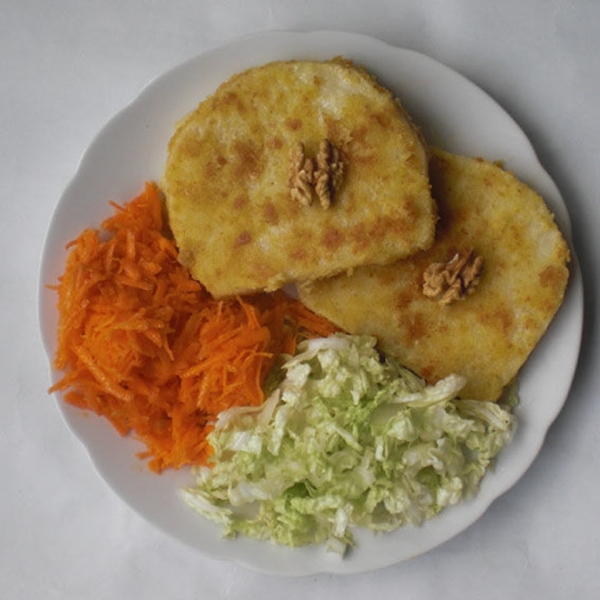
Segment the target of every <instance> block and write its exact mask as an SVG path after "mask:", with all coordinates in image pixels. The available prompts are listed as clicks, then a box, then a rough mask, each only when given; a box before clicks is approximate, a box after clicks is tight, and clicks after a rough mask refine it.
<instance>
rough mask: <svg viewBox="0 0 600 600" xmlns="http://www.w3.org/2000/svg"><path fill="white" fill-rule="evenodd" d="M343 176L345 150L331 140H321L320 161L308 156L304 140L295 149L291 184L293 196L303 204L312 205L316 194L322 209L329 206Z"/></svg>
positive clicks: (291, 169)
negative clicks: (338, 147)
mask: <svg viewBox="0 0 600 600" xmlns="http://www.w3.org/2000/svg"><path fill="white" fill-rule="evenodd" d="M343 176H344V162H343V160H342V156H341V153H340V151H339V150H338V149H337V148H336V147H335V145H334V144H333V143H332V142H331V141H329V140H327V139H324V140H321V143H320V144H319V151H318V154H317V158H316V161H314V160H311V159H310V158H307V157H306V152H305V149H304V144H303V143H302V142H298V143H297V144H296V145H295V146H294V147H293V148H292V151H291V153H290V164H289V174H288V186H289V188H290V195H291V197H292V198H293V199H294V200H296V201H297V202H298V203H299V204H301V205H302V206H309V205H310V204H312V201H313V198H314V197H315V196H316V197H317V198H318V199H319V203H320V205H321V207H322V208H329V207H330V206H331V203H332V201H333V197H334V195H335V192H336V191H337V189H338V188H339V186H340V184H341V182H342V179H343Z"/></svg>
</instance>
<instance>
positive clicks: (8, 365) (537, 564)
mask: <svg viewBox="0 0 600 600" xmlns="http://www.w3.org/2000/svg"><path fill="white" fill-rule="evenodd" d="M598 25H600V3H597V2H595V1H594V0H588V1H584V0H579V1H575V2H567V1H558V0H550V1H543V0H537V1H529V2H523V0H505V1H503V2H480V1H479V2H478V1H476V0H462V1H460V0H448V1H442V0H439V1H436V2H427V1H423V0H414V1H408V0H388V1H387V2H383V1H377V0H371V1H368V2H366V1H359V0H353V1H349V2H345V3H343V2H341V1H333V0H320V1H312V0H311V1H301V0H296V1H293V2H292V1H288V0H285V1H279V2H276V1H274V0H273V1H271V2H268V1H265V0H263V1H258V0H237V1H228V0H215V1H204V2H203V1H196V2H192V1H191V0H189V1H187V2H164V3H163V2H157V1H152V2H141V1H135V2H127V1H125V0H120V1H119V2H116V1H113V0H104V1H103V2H102V3H98V2H89V3H86V2H76V1H75V0H69V1H63V2H49V1H48V2H42V1H37V2H34V1H31V0H0V124H1V128H0V132H1V134H0V157H1V158H0V202H2V209H3V210H2V219H1V220H0V227H1V228H2V230H1V235H0V245H1V251H0V257H1V258H0V260H1V261H2V264H1V267H0V268H1V269H2V283H1V288H0V289H1V293H0V299H1V302H2V305H1V309H2V310H0V323H1V325H2V340H3V342H4V344H3V346H2V349H1V352H2V355H1V360H0V365H1V366H0V376H1V381H0V382H1V385H0V390H1V401H0V423H2V425H3V433H2V435H0V456H1V459H0V482H1V483H0V486H1V487H0V489H1V492H0V493H1V502H0V590H1V591H0V596H1V597H3V598H7V599H8V598H10V599H11V600H12V599H21V598H23V599H37V598H44V599H54V598H61V599H62V598H65V599H71V598H77V599H82V598H85V599H87V598H94V599H95V598H99V599H100V598H102V599H105V598H106V599H108V598H140V599H144V600H146V599H154V598H161V599H162V598H169V599H177V600H178V599H188V598H189V599H191V598H194V599H196V598H205V597H207V598H208V597H210V598H218V599H221V598H227V599H239V598H244V599H246V598H249V599H253V598H261V599H264V598H269V599H270V598H292V599H293V598H305V597H307V596H308V597H310V598H312V599H320V598H344V599H354V598H361V599H363V598H365V597H369V596H375V595H377V597H380V598H396V597H403V598H410V599H413V598H415V599H429V598H436V599H437V598H444V600H450V599H452V600H453V599H455V598H456V599H458V598H461V599H463V600H464V599H466V600H470V599H471V598H478V599H480V598H481V599H486V600H487V599H496V598H497V599H505V598H527V599H531V598H535V599H537V598H540V599H541V598H544V599H555V598H556V599H559V598H578V599H583V600H587V599H593V598H597V597H599V595H600V575H599V574H598V566H599V565H600V518H599V517H598V506H599V500H598V498H599V496H600V450H599V447H600V444H599V442H600V433H599V424H600V407H599V402H598V396H599V395H600V393H599V392H598V387H599V385H600V377H599V376H598V366H600V361H599V354H600V352H599V346H600V343H599V341H598V333H599V327H598V320H597V315H596V310H597V304H598V283H597V273H598V272H600V242H599V232H600V198H599V193H598V190H600V101H599V98H600V67H599V66H598V56H599V55H600V37H599V36H598V34H597V29H598ZM269 29H298V30H315V29H342V30H348V31H355V32H359V33H365V34H369V35H372V36H375V37H378V38H380V39H382V40H384V41H386V42H389V43H391V44H394V45H397V46H402V47H406V48H411V49H414V50H418V51H420V52H423V53H425V54H428V55H430V56H432V57H433V58H436V59H437V60H440V61H441V62H443V63H445V64H447V65H448V66H450V67H452V68H454V69H455V70H457V71H459V72H461V73H462V74H464V75H465V76H467V77H469V78H470V79H471V80H473V81H474V82H475V83H477V84H479V85H480V86H481V87H482V88H483V89H484V90H486V91H487V92H488V93H489V94H491V95H492V96H493V97H494V98H495V99H496V100H497V101H499V102H500V103H501V104H502V105H503V106H504V107H505V108H506V109H507V110H508V111H509V112H510V113H511V114H512V116H513V117H514V118H515V119H516V120H517V121H518V122H519V124H520V125H521V127H522V128H523V129H524V131H525V132H526V133H527V135H528V136H529V137H530V139H531V141H532V142H533V144H534V146H535V148H536V150H537V152H538V155H539V157H540V159H541V162H542V164H543V165H544V166H545V168H546V169H547V170H548V172H549V173H550V174H551V176H552V177H553V178H554V180H555V181H556V183H557V184H558V186H559V188H560V189H561V192H562V194H563V197H564V199H565V201H566V203H567V205H568V207H569V210H570V213H571V218H572V221H573V230H574V240H575V249H576V251H577V253H578V255H579V259H580V262H581V266H582V270H583V278H584V285H585V288H586V322H585V332H584V338H583V346H582V355H581V360H580V365H579V369H578V372H577V375H576V379H575V382H574V385H573V388H572V392H571V394H570V396H569V398H568V400H567V403H566V404H565V407H564V409H563V411H562V412H561V414H560V415H559V417H558V419H557V420H556V422H555V424H554V425H553V426H552V428H551V430H550V432H549V434H548V437H547V440H546V443H545V445H544V447H543V449H542V451H541V453H540V455H539V457H538V459H537V460H536V461H535V463H534V464H533V466H532V467H531V469H530V470H529V471H528V472H527V474H526V475H525V477H524V478H523V479H522V480H521V481H520V482H519V483H518V484H517V485H516V486H515V487H514V488H513V489H512V490H510V491H509V492H508V493H507V494H505V495H504V496H502V497H501V498H500V499H499V500H497V501H496V502H495V503H494V504H493V505H492V507H491V508H490V509H489V510H488V512H487V513H486V514H485V515H484V516H483V518H482V519H480V520H479V521H478V522H477V523H476V524H475V525H473V526H472V527H470V528H469V529H468V530H467V531H466V532H464V533H463V534H461V535H460V536H458V537H457V538H454V539H453V540H451V541H450V542H448V543H446V544H444V545H443V546H441V547H439V548H438V549H436V550H433V551H432V552H430V553H428V554H426V555H424V556H421V557H419V558H417V559H414V560H412V561H410V562H406V563H403V564H400V565H397V566H394V567H390V568H387V569H383V570H379V571H377V572H374V573H367V574H361V575H352V576H347V575H346V576H333V575H318V576H311V577H305V578H294V579H289V578H281V577H280V578H278V577H268V576H264V575H260V574H256V573H253V572H251V571H248V570H246V569H244V568H242V567H239V566H236V565H233V564H228V563H221V562H217V561H214V560H211V559H208V558H205V557H202V556H200V555H199V554H197V553H196V552H194V551H192V550H190V549H189V548H187V547H186V546H183V545H181V544H180V543H179V542H176V541H173V540H171V539H170V538H168V537H166V536H165V535H164V534H163V533H161V532H160V531H157V530H155V529H154V528H152V527H150V526H149V525H148V524H147V523H146V522H144V521H143V520H142V519H141V518H139V517H138V516H137V515H136V514H135V513H133V512H132V511H131V510H130V509H129V508H128V507H127V506H125V505H124V504H123V502H122V501H121V500H119V499H118V498H117V497H116V496H115V494H114V493H113V492H112V491H111V490H110V489H108V487H107V486H106V485H105V484H104V483H103V482H102V481H101V480H100V479H99V477H98V476H97V475H96V474H95V472H94V470H93V469H92V467H91V465H90V462H89V459H88V458H87V455H86V453H85V450H84V448H83V446H82V445H81V444H80V442H79V441H78V440H77V439H76V438H75V437H74V436H73V435H72V434H71V433H70V431H69V430H68V429H67V428H66V426H65V424H64V423H63V420H62V417H61V416H60V414H59V412H58V409H57V407H56V405H55V403H54V400H53V399H52V398H51V397H49V396H47V394H46V391H45V390H46V388H47V387H48V383H49V380H48V367H47V360H46V356H45V354H44V352H43V349H42V346H41V341H40V337H39V333H38V322H37V307H36V300H37V285H38V269H39V259H40V254H41V250H42V244H43V239H44V235H45V232H46V229H47V226H48V223H49V220H50V218H51V215H52V212H53V210H54V208H55V206H56V203H57V201H58V199H59V197H60V195H61V193H62V191H63V189H64V188H65V186H66V185H67V184H68V182H69V181H70V179H71V177H72V176H73V174H74V172H75V170H76V168H77V164H78V161H79V159H80V157H81V154H82V153H83V151H84V150H85V148H86V147H87V146H88V145H89V143H90V142H91V140H92V138H93V137H94V135H95V134H96V132H97V131H98V130H99V129H100V128H101V127H102V126H103V125H104V124H105V123H106V121H107V120H108V119H109V118H110V117H111V116H112V115H113V114H114V113H115V112H116V111H117V110H119V109H120V108H121V107H122V106H123V105H125V104H126V103H128V102H129V101H130V100H131V99H132V98H133V97H134V96H135V95H136V94H137V93H138V92H139V91H140V90H141V88H142V87H143V86H144V85H146V84H147V83H148V82H149V81H150V80H151V79H152V78H153V77H155V76H157V75H159V74H161V73H162V72H164V71H165V70H167V69H169V68H171V67H173V66H175V65H176V64H178V63H180V62H181V61H183V60H185V59H187V58H190V57H191V56H194V55H196V54H198V53H200V52H202V51H204V50H207V49H210V48H212V47H215V46H218V45H220V44H223V43H227V42H229V41H231V40H233V39H235V38H236V37H238V36H241V35H246V34H251V33H255V32H260V31H265V30H269Z"/></svg>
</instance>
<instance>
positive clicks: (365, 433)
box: [182, 334, 514, 554]
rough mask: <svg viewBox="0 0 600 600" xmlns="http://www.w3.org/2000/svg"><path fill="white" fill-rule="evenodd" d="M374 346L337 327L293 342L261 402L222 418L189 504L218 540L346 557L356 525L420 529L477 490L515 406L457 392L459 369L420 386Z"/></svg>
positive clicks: (212, 435)
mask: <svg viewBox="0 0 600 600" xmlns="http://www.w3.org/2000/svg"><path fill="white" fill-rule="evenodd" d="M375 343H376V340H375V339H374V338H372V337H368V336H349V335H345V334H335V335H333V336H330V337H328V338H319V339H314V340H309V341H306V342H304V343H303V344H302V345H300V347H299V353H298V354H297V355H296V356H294V357H290V358H289V359H288V360H287V361H286V362H285V363H284V364H283V367H282V369H283V372H284V375H285V376H284V378H283V380H282V382H281V383H280V384H279V385H278V386H277V387H276V388H275V390H274V391H273V392H272V394H271V395H270V396H269V398H268V399H267V401H266V402H265V403H264V405H263V406H262V407H259V408H232V409H229V410H226V411H223V412H222V413H221V414H220V416H219V419H218V421H217V423H216V425H215V429H214V431H213V432H211V433H210V434H209V438H208V439H209V441H210V443H211V444H212V446H213V447H214V456H213V464H212V465H211V466H210V467H203V468H200V469H199V470H198V471H197V481H196V483H195V485H194V486H192V487H188V488H186V489H184V490H182V493H183V497H184V500H185V501H186V502H187V503H188V504H189V505H190V506H191V507H193V508H194V509H195V510H197V511H198V512H199V513H201V514H202V515H204V516H205V517H207V518H208V519H211V520H212V521H215V522H216V523H218V524H219V525H220V526H221V527H222V531H223V534H224V535H225V536H235V535H237V534H242V535H246V536H249V537H252V538H257V539H261V540H270V541H272V542H274V543H278V544H284V545H287V546H300V545H306V544H312V543H325V544H326V546H327V548H328V549H329V550H332V551H335V552H339V553H341V554H343V553H344V552H345V550H346V548H347V547H348V545H352V544H353V540H354V538H353V534H352V529H353V528H354V527H366V528H369V529H371V530H375V531H390V530H393V529H395V528H397V527H400V526H404V525H407V524H413V525H418V524H420V523H421V522H422V521H423V520H424V519H429V518H431V517H433V516H434V515H435V514H437V513H438V512H439V511H440V510H442V509H443V508H444V507H446V506H449V505H452V504H456V503H457V502H459V501H461V500H462V499H464V498H466V497H469V496H471V495H473V494H475V492H476V491H477V488H478V486H479V483H480V481H481V478H482V477H483V476H484V474H485V473H486V470H487V469H488V468H489V467H490V465H491V464H492V462H493V459H494V457H495V456H496V455H497V453H498V452H499V450H500V449H501V448H502V447H503V446H504V445H505V444H506V443H507V442H508V440H509V439H510V436H511V433H512V429H513V425H514V417H513V415H512V414H511V412H510V410H508V409H506V408H503V407H502V406H500V405H499V404H496V403H491V402H481V401H469V400H459V399H457V395H458V394H459V392H460V390H461V389H462V387H463V386H464V384H465V380H464V378H462V377H459V376H457V375H451V376H449V377H447V378H445V379H443V380H441V381H439V382H438V383H437V384H435V385H433V386H427V385H426V384H425V383H424V382H423V381H422V380H421V379H420V378H419V377H417V376H416V375H415V374H414V373H412V372H411V371H409V370H408V369H406V368H403V367H402V366H399V365H397V364H396V363H394V362H393V361H390V360H382V358H381V356H380V355H379V353H378V352H377V350H376V348H375Z"/></svg>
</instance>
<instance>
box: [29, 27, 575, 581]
mask: <svg viewBox="0 0 600 600" xmlns="http://www.w3.org/2000/svg"><path fill="white" fill-rule="evenodd" d="M337 55H344V56H345V57H347V58H350V59H352V60H354V61H356V62H358V63H360V64H362V65H364V66H366V67H367V68H368V69H369V70H370V71H371V72H372V73H374V74H375V75H376V76H377V77H378V78H379V80H380V81H381V83H383V84H384V85H386V86H388V87H389V88H390V89H392V90H393V91H394V92H395V93H396V94H397V95H398V96H399V97H400V98H401V100H402V102H403V104H404V105H405V107H406V108H407V109H408V110H409V111H410V112H411V113H412V115H413V116H414V118H415V120H416V121H417V122H418V123H419V124H420V125H421V126H422V128H423V130H424V133H425V135H426V137H427V138H428V140H429V142H430V143H431V144H435V145H438V146H440V147H442V148H444V149H446V150H449V151H452V152H456V153H462V154H467V155H480V156H483V157H485V158H487V159H490V160H496V159H502V160H504V161H505V164H506V166H507V167H508V168H510V169H511V170H513V171H514V172H515V173H516V174H517V175H518V176H519V177H521V179H523V180H524V181H526V182H527V183H529V184H530V185H532V186H533V187H534V188H535V189H537V190H538V191H539V192H540V193H541V194H542V195H543V196H544V198H545V199H546V201H547V203H548V205H549V206H550V208H551V210H552V211H554V213H555V214H556V217H557V222H558V223H559V225H560V227H561V229H562V231H563V232H564V233H565V235H566V236H567V237H568V238H570V223H569V217H568V214H567V210H566V207H565V205H564V203H563V201H562V199H561V196H560V194H559V192H558V190H557V188H556V186H555V185H554V183H553V182H552V180H551V179H550V177H549V176H548V174H547V173H546V172H545V171H544V169H543V168H542V167H541V165H540V164H539V162H538V160H537V158H536V156H535V153H534V151H533V149H532V147H531V145H530V143H529V141H528V140H527V138H526V136H525V135H524V133H523V132H522V131H521V129H520V128H519V127H518V125H517V124H516V123H515V122H514V121H513V120H512V119H511V117H510V116H508V115H507V114H506V112H505V111H504V110H503V109H502V108H501V107H499V106H498V105H497V104H496V102H495V101H494V100H492V99H491V98H490V97H489V96H487V95H486V94H485V93H484V92H483V91H481V90H480V89H479V88H478V87H476V86H475V85H473V84H472V83H471V82H469V81H468V80H466V79H465V78H464V77H462V76H461V75H459V74H457V73H455V72H454V71H452V70H451V69H449V68H447V67H445V66H443V65H442V64H440V63H438V62H436V61H434V60H432V59H430V58H428V57H426V56H423V55H421V54H417V53H415V52H412V51H408V50H402V49H399V48H394V47H391V46H389V45H387V44H384V43H382V42H380V41H378V40H374V39H371V38H368V37H365V36H361V35H355V34H349V33H340V32H315V33H291V32H273V33H266V34H262V35H257V36H254V37H250V38H246V39H242V40H240V41H237V42H235V43H232V44H230V45H227V46H225V47H222V48H219V49H216V50H212V51H210V52H207V53H205V54H203V55H201V56H198V57H196V58H194V59H192V60H190V61H188V62H186V63H184V64H182V65H181V66H179V67H177V68H175V69H173V70H171V71H169V72H168V73H166V74H165V75H163V76H161V77H159V78H158V79H156V80H155V81H153V82H152V83H151V84H150V85H149V86H148V87H147V88H146V89H145V90H143V92H142V93H141V94H140V95H139V96H138V97H137V98H136V99H135V100H134V101H133V102H132V103H131V104H130V105H129V106H127V107H126V108H125V109H124V110H122V111H121V112H120V113H118V114H117V115H116V116H115V117H114V118H113V119H112V120H111V121H110V122H109V123H108V124H107V125H106V126H105V127H104V129H102V131H101V132H100V133H99V134H98V136H97V137H96V139H95V140H94V141H93V143H92V144H91V146H90V147H89V149H88V151H87V152H86V153H85V155H84V157H83V159H82V161H81V164H80V166H79V168H78V170H77V173H76V174H75V177H74V179H73V180H72V182H71V183H70V185H69V186H68V188H67V189H66V191H65V193H64V195H63V196H62V198H61V200H60V202H59V204H58V206H57V209H56V212H55V215H54V218H53V220H52V223H51V225H50V229H49V232H48V236H47V240H46V246H45V252H44V257H43V262H42V267H41V281H40V319H41V326H42V335H43V339H44V342H45V345H46V348H47V351H48V354H49V356H50V357H52V355H53V353H54V349H55V335H56V321H57V315H56V310H55V300H56V298H55V294H54V293H53V292H51V291H49V290H47V289H46V288H45V287H44V285H45V284H46V283H49V282H55V281H56V280H57V278H58V276H59V275H60V274H61V272H62V270H63V266H64V260H65V250H64V245H65V243H66V242H67V241H68V240H71V239H72V238H74V237H76V236H77V235H78V234H79V233H80V232H81V230H82V229H83V228H84V227H86V226H93V227H97V226H98V225H99V224H100V222H101V220H102V219H103V218H104V217H106V216H108V215H109V214H110V213H111V212H112V211H111V209H110V207H109V205H108V200H109V199H110V200H116V201H119V202H121V201H125V200H128V199H130V198H132V197H133V196H135V195H137V194H138V193H139V192H140V191H141V190H142V187H143V184H144V182H145V181H147V180H151V179H155V180H158V179H159V178H160V176H161V172H162V168H163V163H164V160H165V153H166V148H167V142H168V141H169V138H170V136H171V134H172V132H173V128H174V125H175V123H176V121H177V120H178V119H179V118H180V117H182V116H183V115H184V114H185V113H187V112H188V111H189V110H191V109H193V108H194V107H195V106H196V105H197V104H198V102H199V101H200V100H201V99H202V98H204V97H205V96H206V95H207V94H209V93H211V92H212V91H213V90H214V89H215V88H216V86H217V85H218V84H219V83H221V82H222V81H224V80H225V79H227V78H228V77H229V76H230V75H232V74H233V73H235V72H237V71H240V70H243V69H245V68H247V67H251V66H253V65H258V64H262V63H265V62H268V61H270V60H276V59H292V58H296V59H302V58H317V59H326V58H331V57H334V56H337ZM571 271H572V278H571V281H570V285H569V289H568V293H567V296H566V299H565V302H564V305H563V306H562V308H561V310H560V311H559V313H558V315H557V317H556V318H555V320H554V321H553V323H552V325H551V327H550V329H549V331H548V332H547V335H546V336H545V337H544V339H543V341H542V343H541V344H540V345H539V346H538V348H537V349H536V350H535V352H534V354H533V355H532V356H531V358H530V360H529V361H528V363H527V364H526V366H525V368H524V369H523V371H522V373H521V377H520V383H521V385H520V390H521V404H520V406H519V407H518V410H517V415H518V419H519V429H518V432H517V434H516V436H515V439H514V440H513V442H512V443H511V445H510V446H509V447H507V448H506V449H505V450H504V451H503V452H502V453H501V455H500V458H499V461H498V465H497V468H496V470H495V472H493V473H491V474H489V475H488V476H487V477H486V478H485V479H484V482H483V485H482V487H481V491H480V493H479V494H478V496H477V497H476V498H475V499H473V500H472V501H469V502H465V503H463V504H461V505H459V506H456V507H452V508H450V509H447V510H446V511H445V512H443V513H441V514H440V515H439V516H438V517H436V518H434V519H432V520H430V521H429V522H427V523H425V524H424V525H423V526H421V527H419V528H414V527H405V528H402V529H400V530H397V531H395V532H393V533H390V534H386V535H378V536H374V535H372V534H371V533H369V532H359V534H358V536H357V540H358V545H357V547H356V548H355V549H354V550H353V551H352V552H351V553H350V554H349V555H348V556H346V557H345V558H343V559H341V558H339V557H338V556H336V555H331V554H328V553H326V552H325V551H324V550H323V549H322V548H319V547H308V548H301V549H295V550H290V549H287V548H282V547H275V546H273V545H270V544H268V543H259V542H255V541H252V540H247V539H236V540H224V539H221V537H220V534H219V530H218V528H217V527H216V526H215V525H213V524H212V523H209V522H207V521H205V520H204V519H202V518H201V517H199V516H198V515H196V514H195V513H194V512H193V511H192V510H190V509H189V508H188V507H187V506H185V505H184V504H183V502H182V501H181V500H180V498H179V497H178V495H177V490H178V488H179V487H180V486H182V485H184V484H185V483H188V482H189V481H190V474H189V472H187V471H185V470H184V471H180V472H178V473H173V472H169V473H165V474H163V475H161V476H157V475H154V474H151V473H149V472H148V471H147V470H146V469H145V466H144V464H143V463H141V462H140V461H139V460H138V459H136V458H135V453H136V452H137V451H138V450H140V449H141V448H140V446H138V444H137V443H136V442H134V441H132V440H131V439H128V438H121V437H119V436H118V435H117V434H116V432H115V431H114V430H113V429H112V427H111V426H110V425H108V424H107V422H106V421H104V420H103V419H100V418H96V417H90V416H84V415H83V413H82V412H81V411H79V410H77V409H75V408H73V407H71V406H69V405H67V404H65V403H64V402H63V401H62V399H61V398H60V396H59V398H58V405H59V407H60V410H61V411H62V413H63V414H64V417H65V419H66V421H67V423H68V425H69V426H70V428H71V429H72V430H73V432H74V433H75V434H76V435H77V436H78V437H79V439H80V440H81V441H82V442H83V444H84V445H85V446H86V448H87V450H88V452H89V454H90V456H91V459H92V461H93V463H94V465H95V466H96V468H97V470H98V471H99V473H100V474H101V476H102V477H103V478H104V479H105V480H106V481H107V482H108V484H109V485H110V486H111V487H112V488H113V489H114V490H115V492H116V493H117V494H118V495H119V496H120V497H121V498H123V499H124V500H125V501H126V502H127V503H128V504H129V505H130V506H131V507H132V508H133V509H134V510H136V511H137V512H138V513H140V514H141V515H143V516H144V517H145V518H146V519H147V520H148V521H150V522H151V523H153V524H154V525H156V526H158V527H160V528H162V529H163V530H164V531H166V532H168V533H169V534H171V535H173V536H175V537H176V538H178V539H179V540H182V541H183V542H186V543H188V544H190V545H191V546H193V547H194V548H197V549H198V550H200V551H201V552H203V553H205V554H206V555H210V556H212V557H215V558H218V559H229V560H233V561H236V562H239V563H241V564H244V565H246V566H248V567H251V568H254V569H257V570H260V571H263V572H268V573H274V574H288V575H307V574H313V573H318V572H332V573H333V572H335V573H350V572H360V571H366V570H370V569H375V568H379V567H384V566H387V565H390V564H394V563H397V562H400V561H403V560H405V559H408V558H412V557H415V556H417V555H419V554H421V553H423V552H426V551H427V550H430V549H431V548H434V547H435V546H437V545H439V544H441V543H442V542H444V541H446V540H448V539H450V538H452V537H453V536H455V535H456V534H458V533H459V532H461V531H462V530H464V529H465V528H466V527H468V526H469V525H470V524H472V523H473V522H474V521H476V520H477V519H478V518H479V516H481V514H482V513H483V512H484V511H485V510H486V508H487V507H488V506H489V505H490V503H491V502H492V501H493V500H494V499H495V498H497V497H498V496H500V495H501V494H502V493H503V492H505V491H506V490H508V489H509V488H510V487H511V486H512V485H513V484H514V483H515V482H516V481H517V480H518V479H519V478H520V477H521V476H522V475H523V473H524V472H525V471H526V470H527V468H528V467H529V465H530V464H531V463H532V461H533V460H534V458H535V456H536V455H537V453H538V451H539V449H540V447H541V445H542V443H543V440H544V436H545V434H546V431H547V429H548V427H549V426H550V424H551V423H552V421H553V420H554V418H555V417H556V415H557V414H558V412H559V411H560V409H561V407H562V405H563V403H564V401H565V399H566V397H567V394H568V391H569V388H570V385H571V381H572V378H573V375H574V371H575V366H576V362H577V358H578V353H579V343H580V335H581V327H582V313H583V309H582V296H583V294H582V284H581V277H580V273H579V269H578V266H577V262H576V261H575V260H573V262H572V263H571ZM57 377H58V374H57V373H53V374H52V378H53V380H54V381H55V380H56V379H57Z"/></svg>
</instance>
